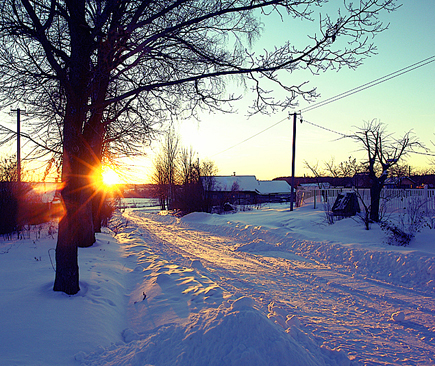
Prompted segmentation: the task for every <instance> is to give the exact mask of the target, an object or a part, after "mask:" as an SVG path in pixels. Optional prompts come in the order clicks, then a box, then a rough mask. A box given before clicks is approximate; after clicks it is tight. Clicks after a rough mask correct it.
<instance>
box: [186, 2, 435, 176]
mask: <svg viewBox="0 0 435 366" xmlns="http://www.w3.org/2000/svg"><path fill="white" fill-rule="evenodd" d="M434 16H435V1H433V0H417V1H407V2H405V4H404V5H403V6H402V7H401V8H400V9H398V10H397V11H396V12H393V13H391V14H386V15H385V16H383V17H382V20H384V21H385V22H386V23H388V22H389V23H390V26H389V29H388V30H386V31H385V32H383V33H381V34H379V35H378V36H376V37H375V39H374V42H375V44H376V46H377V48H378V51H377V52H378V54H377V55H375V56H372V57H370V58H368V59H366V60H365V61H364V64H363V65H362V66H360V67H359V68H357V69H356V70H348V69H342V70H340V71H338V72H336V71H328V72H326V73H325V74H322V75H319V76H313V75H311V74H310V73H305V74H303V75H296V74H295V75H294V76H292V77H294V78H295V80H297V81H299V80H302V79H303V78H306V80H309V82H310V85H312V86H313V87H317V90H318V92H319V93H320V94H321V97H320V98H319V99H318V100H317V101H316V103H318V102H321V101H322V100H325V99H328V98H330V97H333V96H335V95H338V94H340V93H343V92H345V91H347V90H350V89H353V88H355V87H358V86H360V85H363V84H365V83H367V82H370V81H372V80H375V79H377V78H379V77H383V76H385V75H388V74H390V73H392V72H394V71H397V70H400V69H402V68H404V67H407V66H409V65H412V64H414V63H416V62H419V61H421V60H424V59H426V58H428V57H431V56H434V55H435V21H434ZM272 24H273V26H269V27H268V26H267V25H266V28H267V29H266V33H267V34H266V35H267V38H265V39H264V40H263V41H264V42H266V43H269V44H273V43H274V44H277V45H278V44H280V39H279V38H280V37H279V35H287V34H293V33H294V32H295V31H297V32H296V33H298V34H299V37H301V38H302V39H305V38H304V37H306V34H307V32H306V31H305V33H304V31H303V29H297V27H300V26H301V25H303V24H304V23H301V22H299V21H292V22H291V23H289V24H278V22H274V23H272ZM295 37H296V36H295ZM290 39H292V38H291V37H290ZM248 100H249V94H247V95H245V102H243V103H241V105H240V106H238V109H239V113H237V114H233V115H224V116H222V115H203V116H202V118H201V120H200V121H199V122H198V121H180V123H179V126H178V128H179V133H180V134H181V138H182V143H183V145H184V146H187V147H189V146H192V147H193V149H194V150H195V151H197V152H198V154H199V157H200V158H206V157H207V158H209V159H211V160H213V161H214V162H215V163H216V165H217V167H218V169H219V173H218V174H220V175H229V174H233V172H236V174H238V175H251V174H253V175H256V176H257V178H258V179H273V178H275V177H278V176H289V175H291V144H292V120H285V121H284V122H282V123H279V124H278V125H277V126H275V127H273V128H271V129H269V130H267V131H266V132H264V133H262V134H260V135H258V136H256V137H254V138H252V139H250V140H249V141H247V142H244V143H241V144H240V142H242V141H243V140H245V139H247V138H249V137H251V136H253V135H255V134H257V133H258V132H260V131H262V130H264V129H266V128H268V127H269V126H272V125H274V124H276V123H277V122H279V121H281V120H283V119H286V118H287V117H288V115H289V113H293V112H294V111H284V112H280V113H277V114H275V115H272V116H264V115H262V116H255V117H251V118H249V119H248V118H246V105H247V104H248ZM308 106H309V104H308V103H306V102H304V101H302V102H300V109H304V108H306V107H308ZM296 111H298V109H297V110H296ZM302 118H303V119H305V120H308V121H310V122H312V123H314V124H317V125H320V126H323V127H325V128H327V129H331V130H334V131H337V132H341V133H344V134H350V133H352V131H355V130H356V128H357V127H361V126H362V125H363V123H364V121H370V120H372V119H374V118H376V119H379V120H380V121H381V122H383V123H384V124H385V125H386V126H387V130H388V132H391V133H394V134H395V136H396V137H400V136H403V134H404V133H405V132H407V131H409V130H411V129H412V130H413V131H414V133H415V135H416V136H417V137H418V138H419V139H420V140H421V141H422V142H423V143H424V144H425V145H426V146H428V147H431V148H432V150H435V147H434V146H433V145H432V144H431V141H435V62H432V63H430V64H428V65H426V66H423V67H420V68H418V69H416V70H413V71H410V72H408V73H405V74H403V75H401V76H398V77H396V78H394V79H391V80H389V81H386V82H384V83H381V84H379V85H377V86H374V87H372V88H369V89H367V90H364V91H361V92H359V93H356V94H354V95H351V96H349V97H346V98H343V99H341V100H339V101H336V102H333V103H330V104H328V105H326V106H323V107H320V108H317V109H314V110H312V111H309V112H306V113H303V114H302ZM339 137H340V135H337V134H335V133H332V132H328V131H326V130H324V129H320V128H318V127H315V126H313V125H310V124H307V123H302V124H300V123H299V122H298V124H297V139H296V175H303V174H304V173H308V171H307V170H306V169H305V167H304V163H303V162H304V160H307V161H308V162H310V163H313V164H315V163H316V162H319V165H320V166H321V165H323V162H324V161H329V160H330V159H331V158H332V157H334V158H335V161H336V162H340V161H344V160H347V159H348V157H349V156H353V157H356V158H357V159H358V160H363V159H364V158H365V155H364V153H363V152H362V151H360V150H359V146H358V145H357V144H356V142H354V141H352V140H349V139H339ZM235 145H237V146H235ZM233 146H235V147H233ZM407 163H408V164H410V165H412V166H415V167H424V166H427V165H428V164H429V163H430V161H429V158H428V157H426V156H422V155H417V154H412V155H410V156H409V159H408V160H407Z"/></svg>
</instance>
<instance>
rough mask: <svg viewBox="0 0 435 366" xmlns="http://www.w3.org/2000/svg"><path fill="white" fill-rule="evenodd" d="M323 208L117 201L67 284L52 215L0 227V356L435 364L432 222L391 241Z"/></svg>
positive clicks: (33, 361)
mask: <svg viewBox="0 0 435 366" xmlns="http://www.w3.org/2000/svg"><path fill="white" fill-rule="evenodd" d="M324 218H325V213H324V212H323V210H322V208H319V209H316V210H314V209H313V208H312V207H311V206H306V207H302V208H297V209H295V210H294V211H293V212H290V211H289V209H288V207H286V206H281V205H270V206H263V207H262V208H261V209H254V210H252V211H247V212H239V213H235V214H227V215H210V214H205V213H193V214H190V215H187V216H185V217H183V218H181V219H178V218H174V217H172V216H169V215H166V216H165V215H158V214H156V213H153V212H151V211H150V209H149V208H142V209H130V210H126V211H124V212H123V213H122V215H121V213H118V214H117V217H116V220H114V222H113V224H112V229H113V231H110V230H106V231H105V232H104V233H102V234H98V240H97V243H96V244H95V245H94V246H93V247H91V248H83V249H79V265H80V285H81V291H80V292H79V293H78V294H77V295H75V296H67V295H65V294H63V293H55V292H53V291H52V283H53V280H54V269H53V266H54V263H53V262H54V248H55V244H56V234H55V233H54V234H51V235H50V234H49V232H50V233H51V232H52V230H53V228H52V227H51V228H50V225H48V224H47V225H44V226H41V227H34V228H32V229H31V230H29V231H28V232H25V233H24V238H20V239H17V238H15V237H13V238H12V239H10V240H7V239H5V238H3V239H1V238H0V293H1V296H0V324H1V326H0V364H1V365H80V364H82V365H156V366H159V365H434V364H435V356H434V355H435V301H434V295H435V293H434V289H435V257H434V255H435V230H434V229H432V230H431V229H430V228H428V227H426V228H424V229H423V230H422V231H421V232H420V233H417V234H416V236H415V238H414V239H413V240H412V241H411V243H410V245H409V246H407V247H395V246H390V245H387V244H386V242H385V233H384V232H383V231H382V230H381V229H380V228H379V227H378V226H377V225H372V227H371V230H370V231H366V230H364V226H363V224H362V222H360V221H358V220H356V219H352V218H350V219H344V220H341V221H338V222H336V223H335V224H334V225H327V224H326V222H325V219H324ZM115 233H116V235H115Z"/></svg>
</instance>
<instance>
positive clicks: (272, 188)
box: [214, 175, 291, 195]
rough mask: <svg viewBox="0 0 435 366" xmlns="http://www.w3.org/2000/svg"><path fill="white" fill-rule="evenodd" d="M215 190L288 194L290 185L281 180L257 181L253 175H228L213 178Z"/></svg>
mask: <svg viewBox="0 0 435 366" xmlns="http://www.w3.org/2000/svg"><path fill="white" fill-rule="evenodd" d="M214 180H215V190H216V191H224V192H229V191H231V190H232V189H233V188H234V190H236V191H242V192H243V191H245V192H257V193H258V194H262V195H267V194H290V190H291V187H290V185H289V184H288V183H287V182H286V181H283V180H272V181H271V180H260V181H259V180H257V178H256V177H255V175H228V176H217V177H214Z"/></svg>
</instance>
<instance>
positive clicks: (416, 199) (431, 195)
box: [296, 188, 435, 212]
mask: <svg viewBox="0 0 435 366" xmlns="http://www.w3.org/2000/svg"><path fill="white" fill-rule="evenodd" d="M344 192H357V194H358V196H359V198H360V200H363V201H364V203H365V204H366V205H367V207H369V206H370V189H368V188H360V189H348V188H330V189H298V190H297V192H296V205H297V206H303V205H307V204H311V205H313V207H314V208H316V207H318V206H319V204H320V205H322V204H323V203H325V202H329V203H330V204H331V207H332V205H333V204H334V202H335V200H336V199H337V196H338V195H339V194H340V193H344ZM410 205H413V206H416V205H417V206H421V207H422V209H423V210H424V211H426V212H430V211H435V189H428V188H424V189H387V188H384V189H382V192H381V202H380V206H381V209H383V210H384V211H385V212H404V211H405V210H406V208H407V207H409V206H410ZM360 206H361V204H360ZM361 208H362V207H361Z"/></svg>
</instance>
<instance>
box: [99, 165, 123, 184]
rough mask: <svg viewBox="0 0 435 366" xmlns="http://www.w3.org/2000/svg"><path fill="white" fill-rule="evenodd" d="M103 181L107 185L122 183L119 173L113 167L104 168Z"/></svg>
mask: <svg viewBox="0 0 435 366" xmlns="http://www.w3.org/2000/svg"><path fill="white" fill-rule="evenodd" d="M102 175H103V183H104V184H105V185H106V186H112V185H114V184H119V183H121V180H120V178H119V175H118V174H117V173H116V172H115V171H114V170H113V169H111V168H105V169H104V168H103V173H102Z"/></svg>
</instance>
